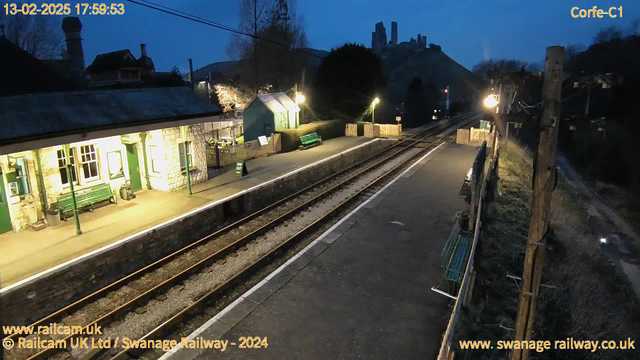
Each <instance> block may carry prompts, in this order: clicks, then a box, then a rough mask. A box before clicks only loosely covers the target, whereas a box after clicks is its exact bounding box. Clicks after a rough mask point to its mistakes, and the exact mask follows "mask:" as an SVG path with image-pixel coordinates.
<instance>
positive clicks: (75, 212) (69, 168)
mask: <svg viewBox="0 0 640 360" xmlns="http://www.w3.org/2000/svg"><path fill="white" fill-rule="evenodd" d="M62 151H63V152H64V161H65V164H66V166H65V167H66V168H67V180H68V181H69V190H70V191H71V202H72V203H73V217H74V219H75V221H76V235H82V229H81V228H80V214H79V213H78V203H77V201H76V193H75V189H74V188H73V174H74V170H75V169H73V164H71V161H70V159H69V158H70V152H71V147H70V146H69V144H64V145H62Z"/></svg>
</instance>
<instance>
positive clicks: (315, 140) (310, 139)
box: [300, 133, 322, 150]
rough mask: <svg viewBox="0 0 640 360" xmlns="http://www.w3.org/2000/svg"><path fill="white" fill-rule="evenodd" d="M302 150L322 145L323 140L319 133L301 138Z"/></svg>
mask: <svg viewBox="0 0 640 360" xmlns="http://www.w3.org/2000/svg"><path fill="white" fill-rule="evenodd" d="M300 142H301V143H302V145H300V150H302V149H306V148H309V147H312V146H315V145H319V144H322V138H321V137H320V135H318V134H317V133H311V134H307V135H302V136H300Z"/></svg>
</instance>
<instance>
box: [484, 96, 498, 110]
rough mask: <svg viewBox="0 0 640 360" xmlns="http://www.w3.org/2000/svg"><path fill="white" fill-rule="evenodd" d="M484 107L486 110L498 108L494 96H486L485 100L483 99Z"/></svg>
mask: <svg viewBox="0 0 640 360" xmlns="http://www.w3.org/2000/svg"><path fill="white" fill-rule="evenodd" d="M484 106H486V107H488V108H494V107H496V106H498V97H497V96H496V95H494V94H491V95H489V96H487V98H486V99H484Z"/></svg>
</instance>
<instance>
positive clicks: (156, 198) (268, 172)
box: [0, 137, 381, 291]
mask: <svg viewBox="0 0 640 360" xmlns="http://www.w3.org/2000/svg"><path fill="white" fill-rule="evenodd" d="M369 141H372V140H371V139H365V138H362V137H357V138H355V137H340V138H336V139H330V140H326V141H323V143H322V145H321V146H316V147H313V148H311V149H307V150H304V151H293V152H290V153H285V154H277V155H274V156H269V157H263V158H258V159H253V160H249V161H247V163H246V164H247V168H248V170H249V175H248V176H245V177H242V178H240V177H237V176H236V175H235V173H234V171H230V172H227V173H225V174H223V175H220V176H217V177H215V178H213V179H211V180H208V181H206V182H204V183H201V184H198V185H195V186H193V189H192V192H193V195H192V196H188V195H187V190H186V189H182V190H179V191H175V192H161V191H153V190H151V191H148V190H147V191H140V192H137V193H136V195H137V197H136V198H135V199H133V200H131V201H124V200H120V201H119V202H118V204H116V205H108V206H104V207H100V208H98V209H95V210H94V211H93V212H83V213H81V214H80V222H81V224H82V231H83V234H82V235H76V229H75V222H74V220H73V217H72V218H70V219H69V220H68V221H67V222H65V223H62V224H60V225H57V226H55V227H48V228H46V229H44V230H42V231H37V232H36V231H33V230H31V229H29V230H25V231H21V232H18V233H5V234H2V235H0V249H2V257H0V285H1V286H2V290H3V291H4V290H6V289H7V287H8V286H11V285H12V284H16V283H17V282H20V281H21V280H24V279H26V278H28V277H30V276H32V275H35V274H38V273H40V272H42V271H46V270H48V269H51V268H54V267H56V266H60V265H61V264H63V263H65V262H67V261H70V260H72V259H74V258H77V257H79V256H82V255H85V254H88V253H90V252H92V251H94V250H97V249H100V248H102V247H105V246H109V245H110V244H114V243H116V242H118V241H122V239H124V238H127V237H130V236H133V235H135V234H136V233H138V232H140V231H143V230H145V229H148V228H150V227H153V226H155V225H157V224H161V223H164V222H167V221H171V219H173V218H175V217H178V216H180V215H183V214H185V213H188V212H190V211H193V210H195V209H198V208H200V207H202V206H206V205H207V204H210V203H212V202H216V201H221V200H222V199H225V198H228V197H231V196H233V195H234V194H237V193H239V192H242V191H244V190H247V189H250V188H252V187H254V186H256V185H259V184H262V183H264V182H267V181H271V180H273V179H276V178H279V177H282V176H286V175H287V174H288V173H291V172H294V171H296V170H299V169H301V168H303V167H305V166H313V164H314V163H317V162H320V161H323V160H324V159H327V158H329V157H331V156H333V155H335V154H339V153H341V152H344V151H347V150H349V149H353V148H355V147H357V146H359V145H362V144H364V143H367V142H369ZM375 141H381V140H375Z"/></svg>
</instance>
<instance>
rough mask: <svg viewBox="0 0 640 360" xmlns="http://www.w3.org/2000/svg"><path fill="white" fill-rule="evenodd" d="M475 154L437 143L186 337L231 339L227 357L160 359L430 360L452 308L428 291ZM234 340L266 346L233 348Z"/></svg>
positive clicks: (436, 278) (197, 354)
mask: <svg viewBox="0 0 640 360" xmlns="http://www.w3.org/2000/svg"><path fill="white" fill-rule="evenodd" d="M476 152H477V148H476V147H473V146H465V145H456V144H450V143H446V144H444V145H443V146H441V147H440V148H438V149H437V150H435V151H434V152H433V153H432V154H431V155H429V156H428V157H427V158H425V159H424V160H423V161H422V162H420V163H419V164H418V165H417V166H415V167H414V168H413V169H412V170H410V171H409V172H407V173H406V174H405V175H403V176H402V177H400V178H399V180H398V181H397V182H395V183H394V184H393V185H392V186H390V187H389V188H388V189H386V190H385V191H383V192H382V193H381V194H380V195H378V196H377V197H375V198H373V199H371V200H370V201H369V202H368V203H366V204H364V205H363V206H362V207H361V208H360V209H359V210H358V211H356V212H354V213H353V214H352V215H351V216H349V217H348V218H346V219H343V222H342V223H339V224H337V226H335V229H333V230H331V229H330V230H329V231H328V232H327V233H325V234H323V235H322V236H321V237H320V238H318V239H317V240H316V241H315V242H314V243H312V244H311V245H310V246H309V247H307V249H306V251H303V253H302V254H299V257H297V258H294V259H292V260H290V261H289V262H288V264H289V265H288V266H286V267H283V268H281V270H277V271H276V273H275V274H272V275H270V276H269V277H268V278H267V279H265V280H264V281H262V283H261V284H259V285H257V286H256V288H253V289H252V290H250V291H249V292H248V293H247V294H245V295H243V297H242V298H240V299H239V300H238V301H236V302H235V303H234V305H232V306H231V307H230V308H227V309H225V310H224V311H223V312H222V313H220V314H218V315H216V317H214V318H213V319H211V320H209V321H208V323H207V324H205V326H203V327H201V328H200V329H198V331H196V332H195V333H194V334H192V335H191V336H192V337H193V338H199V337H202V338H204V339H209V340H211V339H223V340H229V344H230V345H228V347H227V350H226V351H225V352H220V351H219V350H208V351H202V350H187V349H180V350H177V351H174V352H173V353H168V354H166V355H165V357H164V358H169V357H170V358H172V359H174V360H176V359H180V360H182V359H194V358H197V359H212V358H216V359H217V358H223V359H433V358H435V357H436V356H437V353H438V350H439V345H440V340H441V336H442V333H443V332H444V330H445V328H446V324H447V320H448V318H447V313H448V311H447V309H448V305H449V302H450V300H449V299H448V298H446V297H444V296H442V295H438V294H436V293H434V292H432V291H431V290H430V288H431V286H435V285H438V284H439V283H440V282H441V279H442V269H441V255H440V254H441V251H442V248H443V247H444V244H445V242H446V239H447V236H448V234H449V232H450V230H451V227H452V226H453V222H454V214H455V212H456V211H458V210H461V209H464V208H465V207H466V206H467V205H466V203H465V202H464V200H463V199H462V198H461V197H460V196H459V195H458V192H459V190H460V187H461V186H462V183H463V180H464V176H465V174H466V173H467V171H468V170H469V167H470V166H471V163H472V162H473V159H474V157H475V154H476ZM241 336H253V337H256V336H257V337H267V339H268V348H266V349H239V348H238V346H237V345H238V344H239V340H238V339H239V338H240V337H241ZM232 342H233V343H236V346H233V345H231V343H232Z"/></svg>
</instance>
